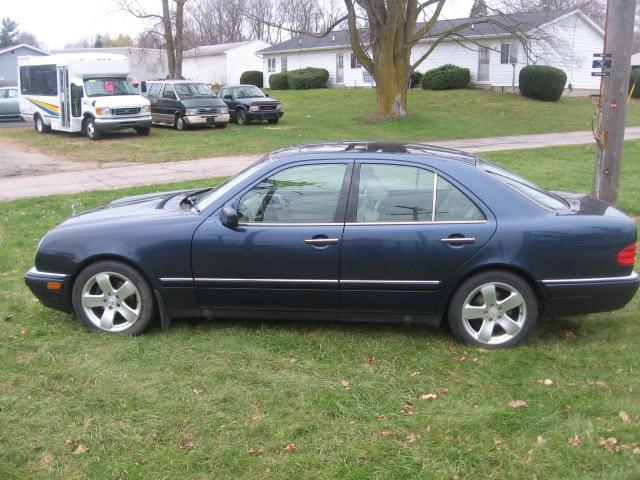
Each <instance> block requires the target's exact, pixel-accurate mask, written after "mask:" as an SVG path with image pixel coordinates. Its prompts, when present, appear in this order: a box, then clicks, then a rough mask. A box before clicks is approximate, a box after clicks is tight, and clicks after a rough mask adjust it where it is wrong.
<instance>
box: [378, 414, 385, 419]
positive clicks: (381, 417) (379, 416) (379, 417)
mask: <svg viewBox="0 0 640 480" xmlns="http://www.w3.org/2000/svg"><path fill="white" fill-rule="evenodd" d="M386 419H387V416H386V415H378V420H386Z"/></svg>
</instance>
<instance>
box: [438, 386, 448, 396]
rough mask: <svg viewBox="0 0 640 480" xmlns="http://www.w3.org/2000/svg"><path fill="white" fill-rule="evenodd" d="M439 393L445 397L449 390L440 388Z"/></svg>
mask: <svg viewBox="0 0 640 480" xmlns="http://www.w3.org/2000/svg"><path fill="white" fill-rule="evenodd" d="M440 393H441V394H443V395H446V394H447V393H449V389H448V388H447V387H444V388H441V389H440Z"/></svg>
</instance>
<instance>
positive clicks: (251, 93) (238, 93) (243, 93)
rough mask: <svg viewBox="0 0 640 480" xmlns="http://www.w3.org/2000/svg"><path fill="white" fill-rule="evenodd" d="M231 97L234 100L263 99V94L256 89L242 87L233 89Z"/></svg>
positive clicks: (251, 86) (247, 86)
mask: <svg viewBox="0 0 640 480" xmlns="http://www.w3.org/2000/svg"><path fill="white" fill-rule="evenodd" d="M233 96H234V97H236V98H251V97H264V96H265V95H264V93H262V90H260V89H259V88H258V87H254V86H253V85H246V86H243V87H234V88H233Z"/></svg>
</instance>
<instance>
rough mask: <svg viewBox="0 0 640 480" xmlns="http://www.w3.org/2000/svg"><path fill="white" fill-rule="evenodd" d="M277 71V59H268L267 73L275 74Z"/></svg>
mask: <svg viewBox="0 0 640 480" xmlns="http://www.w3.org/2000/svg"><path fill="white" fill-rule="evenodd" d="M275 71H276V59H275V58H268V59H267V72H268V73H274V72H275Z"/></svg>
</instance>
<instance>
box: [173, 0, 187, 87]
mask: <svg viewBox="0 0 640 480" xmlns="http://www.w3.org/2000/svg"><path fill="white" fill-rule="evenodd" d="M185 2H186V0H176V37H175V52H176V53H175V55H176V57H175V62H176V65H175V73H174V78H182V50H183V45H182V43H183V42H182V38H183V30H184V4H185Z"/></svg>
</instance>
